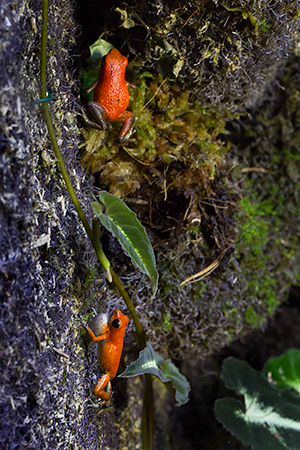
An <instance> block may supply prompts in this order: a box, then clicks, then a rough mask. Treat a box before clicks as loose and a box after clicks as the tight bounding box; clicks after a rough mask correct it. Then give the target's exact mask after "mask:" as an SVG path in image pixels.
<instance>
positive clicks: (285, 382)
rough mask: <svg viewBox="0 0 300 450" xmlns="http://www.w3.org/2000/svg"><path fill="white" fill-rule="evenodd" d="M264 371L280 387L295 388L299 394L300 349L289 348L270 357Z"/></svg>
mask: <svg viewBox="0 0 300 450" xmlns="http://www.w3.org/2000/svg"><path fill="white" fill-rule="evenodd" d="M264 373H265V375H266V376H267V377H268V378H269V377H271V379H272V382H273V383H274V384H275V386H277V387H278V388H280V389H288V388H293V389H295V390H296V391H297V392H298V394H300V350H299V349H297V348H291V349H290V350H288V351H287V352H285V353H283V354H282V355H280V356H277V357H275V358H270V359H269V360H268V361H267V363H266V365H265V367H264Z"/></svg>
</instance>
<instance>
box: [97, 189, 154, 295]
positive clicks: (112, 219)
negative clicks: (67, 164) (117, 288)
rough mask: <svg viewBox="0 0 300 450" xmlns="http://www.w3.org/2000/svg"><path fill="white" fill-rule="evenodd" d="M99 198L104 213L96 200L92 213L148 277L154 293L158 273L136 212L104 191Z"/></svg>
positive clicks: (150, 246)
mask: <svg viewBox="0 0 300 450" xmlns="http://www.w3.org/2000/svg"><path fill="white" fill-rule="evenodd" d="M99 198H100V200H101V202H102V203H103V204H104V206H105V214H104V213H103V211H102V206H101V205H100V204H99V203H97V202H93V203H92V208H93V211H94V213H95V214H96V216H97V217H98V219H99V220H100V222H101V224H102V225H103V226H104V227H105V228H106V229H107V230H108V231H110V232H111V233H112V234H113V235H114V236H115V237H116V238H117V239H118V241H119V243H120V244H121V245H122V247H123V249H124V251H125V252H126V254H127V255H128V256H129V257H130V258H131V260H132V261H133V263H134V264H136V265H137V266H138V268H139V269H140V270H141V271H142V272H143V273H145V274H147V275H148V276H149V277H150V279H151V282H152V286H153V295H154V294H155V293H156V290H157V282H158V273H157V270H156V264H155V256H154V252H153V248H152V245H151V244H150V242H149V239H148V237H147V234H146V231H145V228H144V227H143V226H142V225H141V224H140V222H139V220H138V219H137V217H136V214H135V213H134V212H133V211H131V209H129V208H128V206H127V205H126V204H125V203H124V202H123V201H122V200H120V199H119V198H117V197H115V196H114V195H112V194H109V193H108V192H106V191H101V192H100V193H99Z"/></svg>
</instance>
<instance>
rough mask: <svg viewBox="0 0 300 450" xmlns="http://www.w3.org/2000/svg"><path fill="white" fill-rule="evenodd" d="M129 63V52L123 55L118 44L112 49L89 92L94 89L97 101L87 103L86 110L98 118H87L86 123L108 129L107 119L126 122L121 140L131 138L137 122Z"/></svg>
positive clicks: (121, 132)
mask: <svg viewBox="0 0 300 450" xmlns="http://www.w3.org/2000/svg"><path fill="white" fill-rule="evenodd" d="M127 64H128V59H127V58H126V56H123V55H121V53H120V52H119V51H118V50H117V49H116V48H113V49H111V50H110V52H109V53H108V54H107V55H106V57H105V60H104V61H103V62H102V64H101V67H100V74H99V78H98V79H97V80H96V81H95V82H94V83H93V84H92V86H90V88H89V89H88V91H89V92H90V91H91V90H93V89H94V101H93V102H88V104H87V105H86V112H87V114H88V116H89V118H90V119H91V120H93V121H94V122H91V121H90V120H88V119H87V118H85V123H86V125H88V126H90V127H93V128H97V129H100V130H105V129H106V128H107V125H106V121H114V122H123V126H122V128H121V131H120V135H119V139H120V141H122V140H125V139H128V138H129V136H130V134H131V132H132V128H133V124H134V114H133V113H132V112H131V111H127V106H128V103H129V92H128V87H127V86H128V83H127V81H126V80H125V71H126V67H127Z"/></svg>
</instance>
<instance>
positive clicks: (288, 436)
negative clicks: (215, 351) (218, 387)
mask: <svg viewBox="0 0 300 450" xmlns="http://www.w3.org/2000/svg"><path fill="white" fill-rule="evenodd" d="M221 377H222V379H223V380H224V381H225V385H226V387H227V388H228V389H233V390H234V391H235V392H236V393H237V394H238V395H243V396H244V405H243V404H242V403H241V402H240V401H239V400H236V399H234V398H224V399H219V400H217V401H216V403H215V415H216V417H217V419H218V420H219V421H220V422H221V423H222V424H223V425H224V426H225V427H226V428H227V429H228V430H229V431H230V432H231V433H232V434H234V435H235V436H237V437H238V439H240V440H241V441H242V442H243V443H244V444H245V445H251V448H252V449H253V450H297V449H299V442H300V399H299V397H298V396H295V395H293V394H292V393H291V392H289V391H280V390H279V389H277V388H276V387H274V386H273V385H272V384H270V383H269V382H268V380H267V379H266V377H265V376H264V375H263V374H262V373H261V372H258V371H256V370H254V369H252V368H251V367H250V366H249V365H248V364H247V363H246V362H244V361H240V360H238V359H235V358H227V359H226V360H225V361H224V363H223V366H222V373H221Z"/></svg>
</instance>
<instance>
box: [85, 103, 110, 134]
mask: <svg viewBox="0 0 300 450" xmlns="http://www.w3.org/2000/svg"><path fill="white" fill-rule="evenodd" d="M81 117H82V119H83V122H84V125H85V126H87V127H91V128H96V129H97V130H106V128H107V123H106V120H105V111H104V109H103V108H102V106H101V105H98V103H95V102H88V103H87V105H86V107H85V110H84V109H83V108H81Z"/></svg>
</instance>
